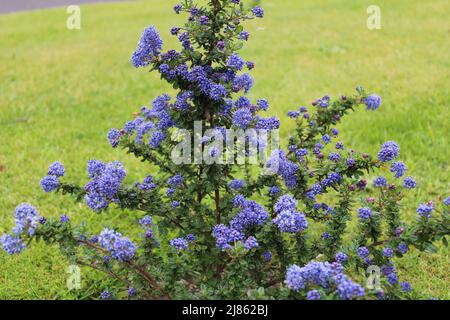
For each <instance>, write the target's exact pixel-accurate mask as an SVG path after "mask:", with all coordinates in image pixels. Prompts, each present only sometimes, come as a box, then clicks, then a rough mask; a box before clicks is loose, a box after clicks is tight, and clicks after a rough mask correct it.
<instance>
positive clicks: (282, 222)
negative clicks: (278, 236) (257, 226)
mask: <svg viewBox="0 0 450 320" xmlns="http://www.w3.org/2000/svg"><path fill="white" fill-rule="evenodd" d="M296 206H297V200H295V199H294V198H292V197H291V196H289V195H284V196H281V197H280V198H279V199H278V201H277V203H276V204H275V212H276V213H277V216H276V217H275V218H274V219H273V220H272V222H273V223H274V224H276V225H277V226H278V228H279V229H280V231H281V232H289V233H297V232H300V231H302V230H305V229H306V228H307V227H308V222H307V221H306V217H305V214H304V213H302V212H298V211H297V210H296Z"/></svg>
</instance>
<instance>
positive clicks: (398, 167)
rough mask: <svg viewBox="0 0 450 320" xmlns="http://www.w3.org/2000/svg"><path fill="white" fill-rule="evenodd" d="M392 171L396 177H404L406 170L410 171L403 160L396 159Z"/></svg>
mask: <svg viewBox="0 0 450 320" xmlns="http://www.w3.org/2000/svg"><path fill="white" fill-rule="evenodd" d="M390 170H391V172H394V173H395V177H396V178H400V177H402V176H403V175H404V174H405V172H406V171H408V168H407V167H406V165H405V164H404V163H403V162H401V161H394V162H392V164H391V169H390Z"/></svg>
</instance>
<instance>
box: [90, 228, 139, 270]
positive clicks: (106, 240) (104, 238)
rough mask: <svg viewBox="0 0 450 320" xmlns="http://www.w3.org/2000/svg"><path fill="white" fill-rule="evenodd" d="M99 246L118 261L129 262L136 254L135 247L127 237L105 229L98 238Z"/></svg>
mask: <svg viewBox="0 0 450 320" xmlns="http://www.w3.org/2000/svg"><path fill="white" fill-rule="evenodd" d="M98 241H99V244H100V246H101V247H102V248H104V249H106V250H107V251H108V252H109V253H110V254H111V256H112V257H113V258H114V259H117V260H118V261H121V262H123V261H130V260H132V259H133V257H134V255H135V254H136V245H135V244H134V243H133V242H132V241H131V240H130V238H128V237H122V234H121V233H119V232H116V231H114V230H110V229H108V228H105V229H104V230H103V231H102V232H101V233H100V236H99V240H98Z"/></svg>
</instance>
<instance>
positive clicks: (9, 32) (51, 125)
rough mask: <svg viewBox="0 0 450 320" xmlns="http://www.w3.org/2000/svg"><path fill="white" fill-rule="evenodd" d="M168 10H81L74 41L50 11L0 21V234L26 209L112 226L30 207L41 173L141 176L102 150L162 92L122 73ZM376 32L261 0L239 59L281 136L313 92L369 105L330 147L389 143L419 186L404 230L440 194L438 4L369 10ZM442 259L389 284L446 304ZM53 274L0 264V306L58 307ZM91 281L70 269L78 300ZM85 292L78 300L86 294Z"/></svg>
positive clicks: (345, 4) (50, 255)
mask: <svg viewBox="0 0 450 320" xmlns="http://www.w3.org/2000/svg"><path fill="white" fill-rule="evenodd" d="M175 3H176V0H171V1H157V0H148V1H137V2H129V3H114V4H106V5H105V4H102V5H85V6H82V29H81V30H79V31H70V30H67V29H66V18H67V15H66V13H65V10H64V9H50V10H43V11H35V12H28V13H17V14H9V15H1V16H0V60H1V63H0V74H1V78H0V136H1V144H0V208H1V211H0V231H1V232H3V231H4V230H6V229H8V228H9V227H10V226H11V223H12V213H13V210H14V208H15V206H16V205H17V204H19V203H21V202H30V203H33V204H34V205H36V206H37V207H38V208H39V210H40V212H41V213H42V214H44V215H46V216H57V215H59V214H62V213H66V214H68V215H69V216H70V217H71V219H72V221H74V222H81V221H83V220H87V221H88V223H90V224H91V225H93V230H95V231H99V230H100V229H101V228H102V227H103V226H105V225H109V224H115V223H116V222H121V221H123V220H124V219H122V218H123V217H124V215H127V214H128V213H127V212H119V211H117V210H111V211H110V213H109V214H107V215H105V214H103V215H101V216H98V215H93V214H92V213H91V212H90V211H89V210H87V209H86V208H85V207H84V206H82V205H76V204H74V203H73V201H72V200H71V199H69V198H65V197H62V196H59V195H56V196H55V195H48V194H44V193H43V192H42V191H41V190H40V188H39V180H40V178H41V177H42V176H43V175H44V174H45V171H46V167H47V165H48V164H49V163H51V162H52V161H54V160H60V161H62V162H63V163H64V164H65V166H66V171H67V177H69V179H71V180H73V181H75V182H79V183H84V182H85V181H86V175H85V166H86V162H87V161H88V160H89V159H91V158H98V159H102V160H113V159H114V160H120V161H122V162H123V163H124V164H125V165H126V167H127V169H128V175H129V178H128V179H129V181H133V180H134V179H135V178H138V177H142V176H143V175H144V174H146V173H149V171H150V169H149V167H148V166H146V165H143V164H141V163H140V162H138V161H137V160H136V159H133V158H130V157H128V156H126V155H125V154H124V153H123V152H121V151H115V150H112V149H111V148H110V147H109V146H108V143H107V141H106V139H105V134H106V132H107V130H108V129H109V128H110V127H114V126H120V125H121V124H122V123H123V122H124V121H125V120H126V119H129V118H131V115H132V112H133V111H136V110H138V109H139V107H140V106H141V105H143V104H148V103H150V101H151V100H152V99H153V98H154V97H155V96H156V95H158V94H160V93H163V92H166V91H169V89H168V87H167V85H166V84H164V83H163V82H161V81H159V79H158V76H157V75H156V74H150V75H149V74H148V73H147V72H145V71H144V70H139V71H137V70H135V69H133V68H132V67H131V65H130V63H129V57H130V54H131V53H132V51H133V49H134V48H135V45H136V42H137V39H138V37H139V36H140V33H141V31H142V30H143V28H144V27H146V26H147V25H149V24H152V25H156V26H157V27H158V29H159V30H160V31H161V34H162V37H163V38H164V40H165V48H169V47H173V46H178V44H176V43H175V39H174V38H173V37H171V36H170V35H169V28H170V27H171V26H173V25H176V24H180V23H182V21H183V19H184V17H181V16H176V15H174V14H173V13H172V10H171V7H172V4H175ZM377 3H378V5H379V6H380V7H381V10H382V11H381V12H382V29H381V30H376V31H370V30H368V29H367V28H366V18H367V14H366V8H367V6H368V5H370V4H372V1H366V0H361V1H346V0H304V1H298V0H283V1H275V0H266V1H264V3H263V5H264V7H265V9H266V18H265V19H263V20H257V21H253V22H250V23H248V24H247V25H248V29H249V30H250V32H251V33H252V37H251V41H250V43H249V44H248V45H247V46H246V48H245V49H244V50H243V52H242V55H243V56H244V57H245V58H248V59H251V60H253V61H255V62H256V64H257V68H256V70H255V71H254V72H253V76H254V78H255V79H256V84H255V87H254V90H253V91H252V93H251V95H250V96H251V97H252V98H257V97H266V98H267V99H269V101H270V102H271V105H272V108H271V110H270V113H271V114H274V115H277V116H279V117H281V118H282V120H283V121H282V134H283V136H284V137H285V138H287V137H288V131H289V129H291V128H292V126H291V124H289V123H288V122H287V119H286V117H285V114H286V112H287V111H288V110H289V109H292V108H294V107H298V106H300V105H305V104H307V103H308V102H309V101H311V100H312V99H314V98H317V97H319V96H322V95H323V94H325V93H329V94H331V95H333V96H336V95H337V94H339V93H341V92H342V93H347V94H348V93H350V94H351V93H353V89H354V87H355V86H356V85H358V84H361V85H364V86H365V87H367V88H370V89H371V90H373V91H375V92H377V93H379V94H381V95H382V97H383V105H382V107H381V109H380V110H379V111H377V112H364V111H360V112H358V113H357V114H353V115H351V116H349V118H347V119H346V121H344V124H343V125H342V126H341V127H340V128H339V129H341V131H342V140H343V141H344V143H345V144H346V145H352V146H353V147H354V148H355V149H358V150H365V151H367V152H370V153H374V152H376V151H377V150H378V148H379V145H380V144H381V143H382V142H384V141H386V140H388V139H390V140H395V141H397V142H398V143H399V144H400V146H401V148H402V150H401V158H402V160H403V161H405V162H406V163H407V164H408V166H409V171H410V174H411V175H413V176H415V177H416V178H417V180H418V183H419V188H418V189H417V191H414V192H412V193H411V194H410V195H409V196H408V199H407V201H406V202H405V208H404V209H405V210H404V214H405V218H406V219H414V216H415V212H414V210H415V207H416V204H417V203H418V202H419V201H427V200H429V199H433V200H438V199H439V198H438V195H446V194H448V193H449V181H448V177H449V164H448V159H449V156H450V152H449V150H450V149H449V147H448V137H449V136H450V125H449V120H448V119H450V112H449V102H450V101H449V97H450V95H449V85H450V81H449V67H450V66H449V63H450V62H449V59H448V52H449V49H450V42H449V30H448V25H446V24H445V22H446V21H448V20H449V14H448V13H449V12H450V7H449V3H448V1H446V0H432V1H419V0H414V1H412V0H408V1H406V0H403V1H402V0H398V1H388V0H379V1H378V2H377ZM449 261H450V259H449V252H448V249H446V248H444V247H442V246H440V247H439V251H438V253H437V254H426V253H418V252H416V251H414V252H412V254H410V255H409V256H408V257H407V258H405V259H403V260H402V262H400V264H399V265H400V272H401V275H400V276H401V277H402V278H403V279H404V280H409V281H411V282H412V284H413V286H414V287H415V289H416V290H418V291H420V292H422V293H423V294H425V295H429V296H434V297H438V298H447V299H448V298H450V290H449V286H450V279H449V275H448V267H449ZM67 266H68V262H66V261H65V260H64V259H63V258H62V257H61V255H60V254H59V253H57V252H56V251H55V248H52V247H47V246H44V245H36V246H33V247H32V248H31V249H29V250H27V251H26V252H25V253H24V254H22V255H20V256H14V257H9V256H7V255H6V254H5V253H3V252H2V253H0V299H5V298H11V299H24V298H26V299H38V298H40V299H42V298H47V299H53V298H58V299H64V298H74V297H78V298H80V296H79V295H78V293H74V292H70V291H68V290H67V289H66V276H67V275H66V267H67ZM93 278H96V279H97V280H102V281H106V280H103V276H101V275H98V274H96V273H94V272H90V271H88V270H84V269H83V280H84V281H85V282H84V287H85V291H83V292H84V293H86V292H87V294H89V292H95V291H96V290H98V289H97V286H100V285H99V284H98V283H93V282H92V281H89V280H90V279H93ZM88 286H91V287H89V288H88V289H86V288H87V287H88Z"/></svg>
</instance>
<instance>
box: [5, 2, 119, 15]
mask: <svg viewBox="0 0 450 320" xmlns="http://www.w3.org/2000/svg"><path fill="white" fill-rule="evenodd" d="M117 1H124V0H33V1H30V0H14V1H12V0H10V1H1V2H0V13H9V12H16V11H28V10H36V9H43V8H51V7H61V6H68V5H72V4H82V3H91V2H117Z"/></svg>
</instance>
